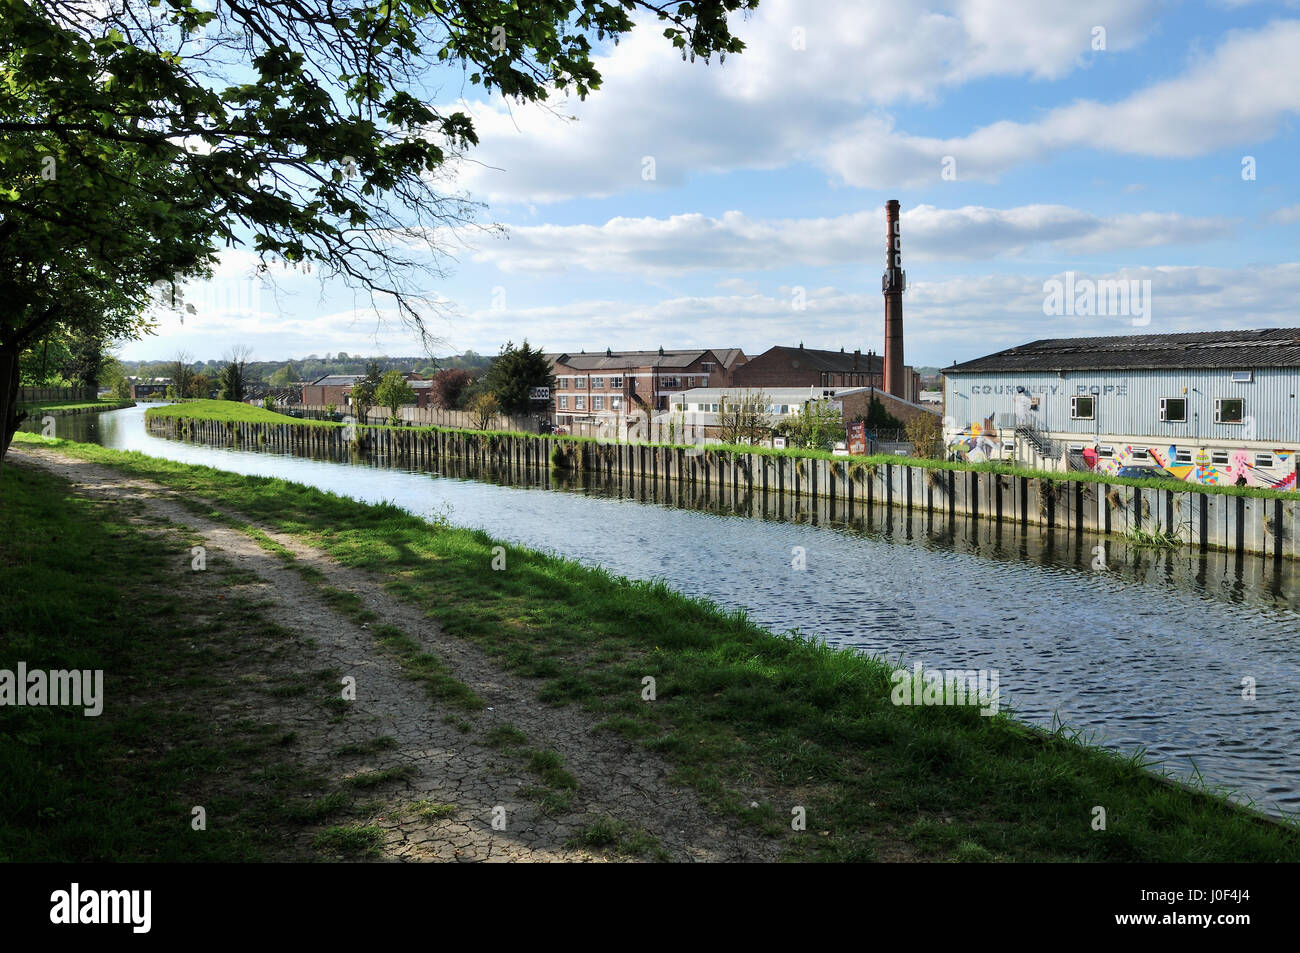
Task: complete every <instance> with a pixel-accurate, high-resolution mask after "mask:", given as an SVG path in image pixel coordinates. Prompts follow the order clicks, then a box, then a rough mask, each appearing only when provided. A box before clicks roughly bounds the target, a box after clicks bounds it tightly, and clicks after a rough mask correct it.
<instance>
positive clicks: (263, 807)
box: [0, 437, 324, 862]
mask: <svg viewBox="0 0 1300 953" xmlns="http://www.w3.org/2000/svg"><path fill="white" fill-rule="evenodd" d="M20 439H22V438H21V437H20ZM130 512H131V507H130V506H129V505H127V504H124V503H121V502H119V503H117V504H115V505H105V504H94V503H91V502H89V501H87V500H85V499H83V498H80V497H77V496H74V495H72V494H71V493H70V492H69V489H68V486H67V484H65V483H64V482H62V481H61V480H59V479H57V478H55V477H53V476H50V475H47V474H44V473H40V472H34V471H32V470H29V469H25V468H20V467H13V466H8V465H6V467H5V468H4V472H3V477H0V592H3V593H4V596H3V598H0V633H3V637H0V669H4V670H7V671H10V672H13V671H16V669H17V665H18V663H19V662H24V663H26V665H27V667H28V670H29V671H31V670H46V671H48V670H60V669H62V670H67V669H80V670H91V671H93V670H102V672H103V673H104V675H103V696H102V713H101V714H99V715H98V716H94V717H87V716H86V715H85V713H84V708H82V707H72V708H69V707H27V706H24V707H11V706H8V705H7V706H5V707H3V708H0V776H2V777H3V778H4V779H5V782H4V784H3V785H0V861H7V862H16V861H21V862H45V861H69V860H75V861H92V862H101V861H137V860H162V861H183V860H199V861H244V860H258V859H265V858H266V857H268V856H272V857H276V856H283V837H284V835H285V833H286V831H291V830H293V829H294V828H295V826H297V825H298V823H299V822H296V821H295V820H294V811H295V809H296V808H297V807H298V806H299V805H302V804H303V803H310V802H304V800H303V798H304V797H306V796H307V795H310V794H315V793H318V792H319V790H320V785H321V783H322V782H321V779H320V778H316V777H313V776H311V775H310V774H309V773H307V772H302V771H298V770H294V769H291V768H289V767H288V766H286V765H285V764H284V763H283V762H284V761H285V760H286V759H288V758H292V751H293V744H294V735H293V733H292V732H291V731H287V730H286V729H284V728H282V727H280V726H277V725H275V724H268V723H259V722H257V721H254V720H249V719H238V720H234V721H230V720H226V721H225V722H224V723H221V722H218V720H217V719H215V718H214V711H217V710H221V709H231V708H234V707H235V706H239V705H243V704H245V703H246V695H247V693H248V692H249V691H252V690H253V689H252V687H251V686H242V685H239V684H238V682H237V681H236V680H235V679H233V678H223V677H221V676H222V674H223V673H222V672H221V670H222V668H223V667H227V666H230V665H237V664H239V663H240V662H241V661H244V660H247V659H249V658H256V657H258V655H259V654H260V653H262V652H282V651H284V650H285V649H284V645H285V632H284V630H282V629H281V628H280V627H278V626H276V625H274V624H271V623H268V622H266V621H265V620H264V619H263V618H262V617H261V613H260V612H259V606H258V603H257V602H255V601H252V600H250V599H248V598H246V597H244V596H242V595H241V594H240V590H239V585H240V583H241V582H243V581H244V580H242V579H240V578H239V577H238V575H237V574H235V573H233V572H232V571H231V570H230V568H229V567H227V566H224V565H223V564H221V563H220V562H215V561H214V562H213V563H211V564H210V565H209V566H208V572H206V573H203V574H195V573H189V574H188V575H190V576H191V577H193V576H198V575H202V576H203V579H202V582H201V583H198V582H197V581H196V582H195V583H194V586H195V587H199V588H196V589H195V590H194V591H190V589H189V588H186V587H185V586H184V585H183V580H180V582H181V583H182V584H180V585H178V576H179V575H181V574H179V573H177V571H176V570H177V569H179V568H181V567H185V568H188V565H187V564H188V554H189V546H191V545H192V544H194V543H195V542H198V540H197V539H196V538H193V537H191V535H190V534H189V533H188V531H186V530H185V529H184V528H182V527H176V526H154V527H151V528H148V529H143V528H141V526H140V525H138V524H137V523H134V522H133V521H131V520H130V519H129V518H128V517H129V515H130ZM236 632H237V633H239V638H238V639H232V638H231V633H236ZM301 681H302V685H301V686H300V689H301V691H303V692H314V693H321V692H322V688H321V685H320V684H317V680H316V679H315V678H314V677H313V676H311V675H307V674H304V675H303V676H302V679H301ZM276 687H277V688H279V689H281V690H283V689H284V686H276ZM290 687H292V688H295V690H297V689H298V687H297V686H290ZM323 697H324V696H323V695H322V698H323ZM234 778H238V779H240V780H239V783H238V787H237V789H236V788H235V787H232V784H231V779H234ZM196 805H198V806H202V807H203V808H204V809H205V811H206V812H207V816H208V818H209V819H210V824H209V827H208V829H207V830H204V831H202V832H198V831H195V830H193V829H192V827H191V820H192V813H191V812H192V809H193V807H194V806H196Z"/></svg>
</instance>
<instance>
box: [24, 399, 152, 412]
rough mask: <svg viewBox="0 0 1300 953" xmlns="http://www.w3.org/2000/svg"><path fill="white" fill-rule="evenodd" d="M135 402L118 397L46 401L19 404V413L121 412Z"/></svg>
mask: <svg viewBox="0 0 1300 953" xmlns="http://www.w3.org/2000/svg"><path fill="white" fill-rule="evenodd" d="M134 406H135V401H133V400H130V399H122V398H118V397H107V398H104V399H102V400H62V401H47V402H45V403H39V404H20V405H19V406H18V410H19V412H20V413H21V412H26V413H27V415H28V416H30V417H36V416H39V415H41V414H54V415H56V416H57V415H58V414H67V413H76V412H80V411H91V412H98V411H104V410H121V409H122V408H123V407H134Z"/></svg>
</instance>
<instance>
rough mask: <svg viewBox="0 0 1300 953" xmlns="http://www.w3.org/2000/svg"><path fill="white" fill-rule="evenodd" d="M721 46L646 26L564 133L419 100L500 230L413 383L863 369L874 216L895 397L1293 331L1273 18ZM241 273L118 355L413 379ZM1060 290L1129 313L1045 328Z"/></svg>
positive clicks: (469, 105) (1294, 57) (1048, 8)
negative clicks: (795, 357)
mask: <svg viewBox="0 0 1300 953" xmlns="http://www.w3.org/2000/svg"><path fill="white" fill-rule="evenodd" d="M732 29H733V32H734V33H735V34H736V35H738V36H739V37H740V38H741V39H742V40H743V41H744V42H745V44H746V47H747V48H746V50H745V52H744V53H742V54H741V55H739V56H731V57H728V58H727V59H726V61H725V62H724V63H718V62H717V61H716V60H715V61H713V62H711V63H708V64H706V63H703V62H699V61H697V62H694V63H689V62H684V61H683V60H682V59H681V56H680V54H679V53H677V52H676V51H674V50H673V49H672V47H671V46H670V45H669V44H668V42H667V41H665V40H664V38H663V37H662V35H661V30H660V28H657V27H656V25H655V24H654V23H653V22H649V23H642V24H640V25H639V27H638V28H637V29H635V30H634V31H633V32H632V33H631V34H629V35H627V36H625V37H624V38H623V39H622V40H621V42H620V43H619V44H617V45H616V46H615V45H606V46H604V47H602V48H601V49H600V54H601V55H600V57H599V59H598V67H599V69H600V72H601V73H602V75H603V77H604V83H603V85H602V87H601V88H600V89H599V90H597V91H596V92H595V93H593V94H592V95H591V96H589V97H588V99H587V100H585V101H581V102H580V101H577V100H576V99H575V100H571V101H565V100H563V99H558V100H557V99H553V100H552V101H551V103H550V104H549V105H548V106H547V107H542V106H530V105H519V104H516V103H507V102H503V101H502V100H501V99H500V98H498V97H490V96H486V95H484V94H483V93H482V91H481V90H479V89H478V88H476V87H471V86H465V85H464V84H463V82H462V81H461V79H460V73H459V71H457V72H456V74H455V75H450V74H449V75H448V76H447V78H446V82H445V83H444V84H443V85H442V87H441V88H442V89H443V90H444V91H445V95H446V98H445V99H444V100H443V101H441V102H439V105H440V106H442V107H444V108H449V109H450V108H455V107H459V108H464V109H466V110H468V111H469V112H470V113H471V114H472V115H473V116H474V118H475V121H476V125H477V129H478V134H479V137H480V145H479V146H478V147H477V148H476V149H475V150H474V151H473V153H472V155H471V156H470V158H469V160H468V161H465V162H463V163H461V164H460V165H459V166H458V167H457V168H456V169H454V170H453V171H452V176H453V180H454V181H452V182H449V187H454V188H458V189H463V190H465V191H467V192H468V194H469V195H470V197H471V198H473V199H474V200H476V201H479V202H482V203H485V208H484V210H483V213H482V215H481V216H480V221H481V222H482V223H483V224H500V225H502V226H504V228H503V229H502V231H501V233H500V234H499V235H498V233H496V232H494V231H492V230H487V229H464V230H461V231H458V232H457V233H455V234H453V235H449V236H443V237H444V238H447V239H448V240H449V241H450V244H451V247H452V248H453V249H454V258H453V259H452V260H450V261H448V262H447V263H446V270H447V275H446V277H445V279H443V280H440V281H439V282H438V284H437V287H436V288H432V289H430V292H431V293H432V294H435V295H436V296H437V297H438V298H439V299H440V300H441V301H442V302H443V312H444V313H443V314H442V316H441V317H439V318H437V319H434V320H433V321H432V322H431V324H430V330H431V332H432V333H433V334H434V335H435V336H436V337H437V338H438V339H439V342H440V343H439V344H438V345H437V346H435V347H434V348H433V351H434V352H435V353H437V354H450V353H458V352H461V351H463V350H465V349H473V350H475V351H478V352H480V353H489V354H490V353H496V351H497V350H498V349H499V348H500V346H501V345H502V344H503V343H504V342H505V341H507V340H513V341H515V342H518V341H520V340H522V339H524V338H527V339H528V340H529V341H530V342H531V343H532V344H534V345H538V346H541V347H543V348H544V349H546V350H547V351H564V350H570V351H578V350H588V351H590V350H604V349H605V348H607V347H608V348H614V349H616V350H617V349H654V348H658V347H664V348H669V349H671V348H689V347H712V348H724V347H740V348H743V349H744V351H745V353H746V354H748V355H751V356H753V355H755V354H759V353H762V352H763V351H764V350H766V349H767V348H769V347H771V346H773V345H777V344H781V345H797V344H799V343H803V344H805V346H807V347H817V348H827V349H832V350H838V349H840V348H845V349H847V350H850V351H851V350H853V349H854V348H861V349H862V350H863V351H866V350H875V351H877V352H879V351H880V350H882V347H883V337H884V306H883V298H882V296H881V291H880V276H881V272H882V271H883V269H884V267H885V256H886V247H885V241H886V235H885V220H884V205H885V202H886V201H888V200H889V199H897V200H898V201H899V202H900V203H901V208H902V213H901V247H902V255H903V266H904V268H905V269H906V270H907V275H908V289H907V292H906V293H905V295H904V298H903V306H904V324H905V356H906V359H907V362H908V363H910V364H913V365H916V366H923V365H924V366H945V365H948V364H951V363H953V362H954V361H964V360H968V359H971V358H975V357H978V356H981V355H983V354H988V353H991V352H993V351H996V350H1000V349H1002V348H1005V347H1011V346H1014V345H1016V344H1019V343H1024V342H1027V341H1031V340H1035V339H1038V338H1044V337H1074V336H1086V335H1111V334H1130V333H1132V334H1140V333H1158V332H1171V331H1192V330H1212V329H1216V328H1256V327H1258V328H1263V327H1300V316H1297V314H1296V305H1297V302H1298V301H1300V158H1298V157H1297V144H1298V133H1297V128H1296V126H1297V114H1298V113H1300V2H1281V3H1265V2H1251V0H1208V2H1179V0H1090V2H1089V3H1087V4H1080V3H1079V2H1078V0H951V2H941V0H930V2H919V3H918V2H910V0H893V2H890V3H888V4H884V3H863V2H862V0H761V2H760V4H759V7H758V9H757V10H756V11H754V12H753V13H752V14H750V15H748V16H742V15H736V16H734V17H733V19H732ZM254 264H255V259H254V257H253V256H252V255H251V253H249V252H247V251H243V250H240V249H232V250H229V251H226V252H223V253H222V259H221V264H220V266H219V268H218V271H217V274H216V276H215V277H214V279H213V280H212V281H210V282H207V283H203V284H202V285H196V286H192V287H190V288H187V289H185V291H184V295H185V301H186V303H188V304H191V305H193V312H190V311H189V310H188V309H185V313H184V314H183V320H182V316H181V315H178V314H173V313H164V314H162V315H161V316H160V320H159V325H158V329H157V334H156V335H154V336H151V337H147V338H144V339H142V340H140V341H135V342H127V343H125V344H124V345H123V346H122V347H121V349H120V355H121V356H122V357H124V358H127V359H164V358H171V357H174V356H175V355H176V353H177V352H178V351H187V352H189V353H190V354H191V355H193V356H194V357H196V358H198V359H213V358H218V357H220V356H222V355H223V354H224V353H225V352H227V351H228V350H229V349H230V348H231V346H232V345H235V344H239V345H243V346H246V347H248V348H250V349H251V351H252V356H253V358H254V359H256V360H280V359H289V358H298V357H304V356H306V355H308V354H317V355H324V354H327V353H328V354H333V353H336V352H338V351H347V352H348V353H349V354H358V353H361V354H387V355H391V356H399V355H400V356H407V355H417V354H422V353H424V351H423V349H422V348H421V347H420V345H419V343H418V341H417V338H416V337H415V335H414V334H413V333H411V332H410V331H409V329H406V328H404V327H403V326H402V325H401V323H400V322H399V321H397V320H395V319H394V318H393V316H392V315H379V316H377V315H376V313H375V312H374V311H373V310H372V309H371V307H370V304H369V300H368V299H367V298H365V297H363V296H359V295H357V294H356V293H354V292H353V291H351V290H349V289H347V288H346V287H343V286H342V285H341V283H339V282H337V281H333V280H330V279H328V278H324V277H322V276H321V275H320V274H319V273H313V274H305V273H301V272H293V271H280V272H274V273H273V274H274V277H275V281H274V285H268V284H267V283H266V282H265V281H263V280H256V279H253V278H251V277H250V276H251V274H252V270H251V269H252V266H253V265H254ZM1067 273H1068V274H1069V275H1070V279H1069V281H1070V285H1069V287H1070V288H1072V289H1075V288H1086V287H1087V285H1088V283H1089V282H1105V281H1114V280H1123V281H1124V282H1126V284H1125V285H1124V287H1125V288H1129V289H1132V292H1133V297H1132V299H1131V301H1130V302H1128V303H1127V306H1126V302H1124V301H1123V300H1122V299H1115V298H1112V299H1110V300H1109V301H1107V300H1105V299H1106V296H1105V295H1104V294H1103V295H1101V296H1100V297H1099V299H1098V302H1097V305H1096V306H1095V307H1092V308H1089V307H1087V306H1086V305H1084V304H1082V303H1081V304H1080V305H1079V306H1078V307H1073V306H1069V305H1067V306H1061V304H1060V298H1059V295H1058V296H1056V297H1055V298H1051V299H1050V300H1049V294H1048V290H1049V287H1050V283H1051V282H1052V281H1053V280H1055V281H1058V282H1062V283H1064V282H1065V280H1066V276H1067ZM1128 283H1131V284H1128ZM1102 287H1103V288H1104V287H1105V286H1104V285H1103V286H1102ZM1089 312H1091V313H1089Z"/></svg>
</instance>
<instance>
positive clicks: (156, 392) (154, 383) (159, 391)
mask: <svg viewBox="0 0 1300 953" xmlns="http://www.w3.org/2000/svg"><path fill="white" fill-rule="evenodd" d="M126 380H127V383H128V384H129V385H130V388H131V399H132V400H159V399H161V398H163V397H166V396H167V388H168V387H171V386H172V379H171V378H170V377H128V378H127V379H126Z"/></svg>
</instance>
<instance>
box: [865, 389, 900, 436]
mask: <svg viewBox="0 0 1300 953" xmlns="http://www.w3.org/2000/svg"><path fill="white" fill-rule="evenodd" d="M858 419H859V420H862V421H864V422H865V423H866V425H867V429H868V430H871V431H878V430H902V429H903V422H902V421H901V420H899V419H898V418H897V417H895V416H894V415H893V414H891V413H890V412H889V411H887V410H886V409H885V405H884V404H883V403H881V401H880V400H879V399H878V398H876V397H872V398H871V403H870V404H869V405H867V412H866V415H865V416H862V417H859V418H858Z"/></svg>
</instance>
